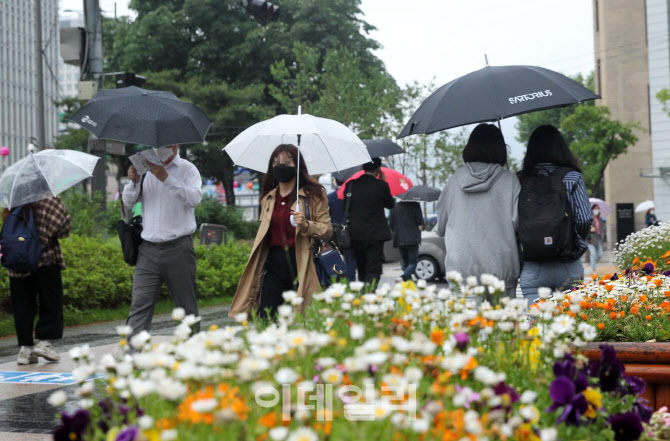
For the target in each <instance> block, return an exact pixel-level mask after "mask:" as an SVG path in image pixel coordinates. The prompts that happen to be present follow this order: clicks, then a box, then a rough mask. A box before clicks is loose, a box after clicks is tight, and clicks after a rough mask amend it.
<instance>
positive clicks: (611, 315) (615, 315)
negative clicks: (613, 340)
mask: <svg viewBox="0 0 670 441" xmlns="http://www.w3.org/2000/svg"><path fill="white" fill-rule="evenodd" d="M617 317H619V314H617V313H616V312H610V318H611V319H612V320H616V319H617Z"/></svg>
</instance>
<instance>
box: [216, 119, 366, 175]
mask: <svg viewBox="0 0 670 441" xmlns="http://www.w3.org/2000/svg"><path fill="white" fill-rule="evenodd" d="M280 144H294V145H296V146H298V148H299V149H300V156H301V160H304V161H305V164H306V165H307V170H308V171H309V173H310V174H312V175H318V174H322V173H328V172H333V171H339V170H345V169H347V168H350V167H354V166H356V165H360V164H365V163H366V162H370V161H371V160H372V159H371V158H370V154H369V153H368V150H367V148H366V147H365V144H363V142H362V141H361V140H360V139H359V138H358V136H356V134H355V133H354V132H352V131H351V130H350V129H349V128H348V127H346V126H345V125H343V124H340V123H339V122H337V121H334V120H332V119H326V118H319V117H316V116H312V115H308V114H302V115H279V116H275V117H274V118H271V119H269V120H266V121H261V122H259V123H256V124H254V125H253V126H251V127H249V128H248V129H246V130H245V131H243V132H242V133H240V134H239V135H237V136H236V137H235V139H233V140H232V141H231V142H230V143H229V144H228V145H227V146H226V147H224V149H223V151H225V152H226V153H227V154H228V156H230V158H231V159H232V160H233V162H234V163H235V164H236V165H239V166H242V167H246V168H250V169H252V170H256V171H259V172H262V173H265V172H267V170H268V164H269V162H270V156H272V152H273V151H274V150H275V148H277V146H278V145H280Z"/></svg>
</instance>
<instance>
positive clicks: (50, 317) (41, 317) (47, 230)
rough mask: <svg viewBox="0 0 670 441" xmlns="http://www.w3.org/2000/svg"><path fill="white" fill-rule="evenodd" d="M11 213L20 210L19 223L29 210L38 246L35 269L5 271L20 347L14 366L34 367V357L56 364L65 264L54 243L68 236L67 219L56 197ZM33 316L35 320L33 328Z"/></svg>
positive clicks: (68, 226) (5, 211) (61, 321)
mask: <svg viewBox="0 0 670 441" xmlns="http://www.w3.org/2000/svg"><path fill="white" fill-rule="evenodd" d="M15 210H17V211H18V210H21V211H20V216H22V221H23V222H28V215H29V214H28V210H32V213H33V217H34V222H35V227H36V229H37V233H38V236H39V241H40V244H41V246H42V253H41V255H40V258H39V262H38V264H37V267H36V268H35V269H32V270H29V271H15V270H11V269H10V270H9V292H10V297H11V301H12V310H13V314H14V326H15V328H16V337H17V339H18V343H19V346H20V350H19V356H18V358H17V360H16V362H17V363H18V364H21V365H26V364H32V363H37V361H38V357H42V358H44V359H46V360H47V361H59V360H60V356H59V355H58V353H57V352H56V350H55V349H54V347H53V343H52V342H53V341H54V340H58V339H60V338H62V337H63V282H62V279H61V271H63V270H64V269H65V261H64V260H63V253H62V252H61V249H60V244H59V242H58V239H64V238H66V237H68V236H69V235H70V222H71V218H70V215H69V214H68V212H67V208H66V207H65V205H63V202H61V200H60V198H58V197H57V196H56V197H51V198H48V199H43V200H41V201H37V202H32V203H30V204H25V205H23V206H20V207H16V208H14V209H13V210H12V212H14V211H15ZM9 215H10V211H9V210H7V209H6V208H5V210H4V211H3V214H2V218H3V220H7V218H8V216H9ZM36 313H37V315H38V320H37V324H36V325H35V326H34V327H33V324H34V320H35V314H36ZM33 328H34V337H33Z"/></svg>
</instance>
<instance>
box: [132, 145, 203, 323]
mask: <svg viewBox="0 0 670 441" xmlns="http://www.w3.org/2000/svg"><path fill="white" fill-rule="evenodd" d="M157 154H158V158H159V159H160V160H161V162H162V164H150V165H151V172H147V173H146V176H145V178H144V182H141V177H140V176H139V175H138V173H137V170H136V169H135V167H134V166H131V167H130V168H129V169H128V179H130V181H131V182H129V183H128V184H127V185H126V186H125V188H124V189H123V196H122V199H123V204H124V205H125V206H126V207H129V208H131V207H132V206H133V205H135V203H137V202H141V203H142V239H144V241H143V242H142V244H141V245H140V247H139V253H138V257H137V264H136V265H135V275H134V277H133V299H132V303H131V306H130V313H129V315H128V320H127V321H126V324H128V325H129V326H130V327H132V328H133V334H136V333H138V332H140V331H142V330H149V329H150V328H151V319H152V318H153V314H154V306H155V304H156V299H157V298H158V291H159V290H160V288H161V286H162V285H163V282H165V284H166V285H167V287H168V289H169V291H170V295H171V296H172V300H173V301H174V303H175V307H178V308H184V310H185V311H186V314H194V315H196V316H197V315H198V302H197V300H196V296H195V265H196V259H195V250H194V249H193V237H192V235H193V232H194V231H195V227H196V225H195V207H196V206H197V205H198V204H199V203H200V200H201V199H202V189H201V188H202V179H201V178H200V172H198V169H197V168H196V167H195V165H193V164H192V163H190V162H189V161H187V160H186V159H183V158H181V157H180V156H179V146H178V145H172V146H166V147H160V148H159V149H157ZM199 326H200V325H199V324H196V332H197V331H199V329H200V328H199Z"/></svg>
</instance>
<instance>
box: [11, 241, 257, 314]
mask: <svg viewBox="0 0 670 441" xmlns="http://www.w3.org/2000/svg"><path fill="white" fill-rule="evenodd" d="M60 243H61V249H62V251H63V258H64V259H65V263H66V265H67V269H66V270H65V271H63V273H62V277H63V292H64V305H65V307H66V308H69V309H71V310H74V311H83V312H85V311H87V310H90V309H94V308H95V309H105V308H108V309H111V308H117V307H119V306H121V305H128V304H130V300H131V297H132V288H133V271H134V268H133V267H131V266H130V265H127V264H126V263H125V262H124V261H123V255H122V253H121V244H120V243H119V239H118V237H110V239H108V240H103V239H101V238H100V237H86V236H79V235H76V234H73V235H70V237H68V238H66V239H62V240H61V242H60ZM250 250H251V247H250V245H249V244H247V243H244V242H231V243H229V244H228V245H226V246H220V247H219V246H216V245H213V246H211V247H210V248H207V247H206V246H204V245H197V246H196V247H195V251H196V256H197V259H198V260H197V272H196V284H197V293H198V297H199V298H209V297H225V296H232V295H233V294H235V289H236V287H237V283H238V282H239V279H240V276H241V275H242V271H244V267H245V266H246V263H247V259H248V258H249V252H250ZM0 290H1V291H0V308H1V310H2V311H4V312H11V304H10V301H9V276H8V274H7V270H6V269H5V268H2V267H0ZM161 296H162V297H166V298H169V296H168V291H167V288H166V287H165V286H163V288H162V290H161Z"/></svg>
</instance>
